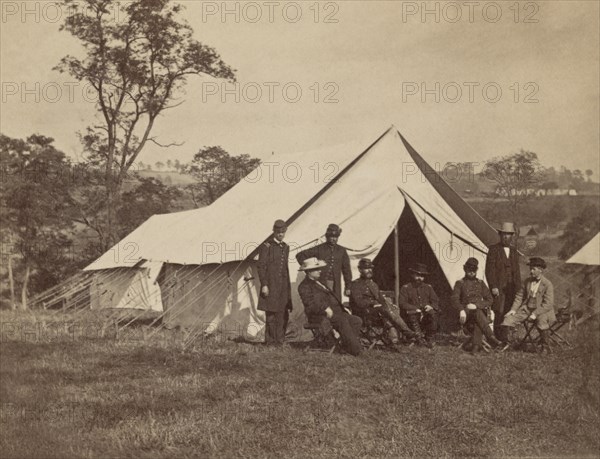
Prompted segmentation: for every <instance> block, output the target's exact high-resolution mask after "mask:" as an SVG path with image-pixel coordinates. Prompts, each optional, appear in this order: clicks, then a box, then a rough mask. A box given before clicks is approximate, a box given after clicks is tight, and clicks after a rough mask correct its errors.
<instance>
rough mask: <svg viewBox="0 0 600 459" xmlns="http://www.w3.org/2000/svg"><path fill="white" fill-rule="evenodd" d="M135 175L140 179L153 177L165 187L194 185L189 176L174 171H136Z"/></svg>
mask: <svg viewBox="0 0 600 459" xmlns="http://www.w3.org/2000/svg"><path fill="white" fill-rule="evenodd" d="M136 173H137V174H139V175H140V176H141V177H154V178H156V179H158V180H160V181H161V182H163V183H164V184H165V185H171V186H185V185H190V184H192V183H196V181H195V180H194V179H193V178H192V177H191V176H189V175H186V174H180V173H179V172H176V171H164V172H162V171H137V172H136Z"/></svg>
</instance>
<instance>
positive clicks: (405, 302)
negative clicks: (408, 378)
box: [399, 263, 440, 348]
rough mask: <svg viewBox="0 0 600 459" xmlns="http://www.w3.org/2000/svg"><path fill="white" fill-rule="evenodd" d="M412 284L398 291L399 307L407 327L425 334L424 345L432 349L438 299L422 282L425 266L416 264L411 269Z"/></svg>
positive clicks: (436, 323)
mask: <svg viewBox="0 0 600 459" xmlns="http://www.w3.org/2000/svg"><path fill="white" fill-rule="evenodd" d="M410 271H411V272H412V276H413V280H412V282H410V283H408V284H406V285H403V286H402V288H401V289H400V298H399V303H400V304H399V306H400V311H401V312H402V313H403V314H404V315H405V317H406V319H407V322H408V326H409V327H410V328H412V330H413V331H414V332H415V333H418V334H421V333H422V331H421V330H423V331H424V332H425V343H424V344H425V345H426V346H427V347H429V348H432V347H433V340H434V337H435V334H436V333H437V329H438V314H439V308H440V307H439V299H438V296H437V295H436V294H435V292H434V290H433V287H432V286H431V285H429V284H426V283H425V282H424V280H425V276H426V275H427V274H429V273H428V272H427V266H425V265H424V264H423V263H416V264H415V265H414V266H413V267H412V268H410Z"/></svg>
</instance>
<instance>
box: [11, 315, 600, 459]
mask: <svg viewBox="0 0 600 459" xmlns="http://www.w3.org/2000/svg"><path fill="white" fill-rule="evenodd" d="M11 314H12V315H9V316H7V314H5V313H3V314H2V315H1V316H0V317H2V321H3V330H4V331H9V332H10V333H9V335H10V336H5V335H6V334H4V335H3V342H2V344H1V347H0V352H1V353H0V357H1V360H0V362H1V363H0V376H1V378H0V402H1V405H0V409H1V411H0V436H1V440H0V451H1V456H2V458H13V457H27V458H33V457H43V458H49V457H57V458H58V457H60V458H69V457H84V458H95V457H98V458H99V457H102V458H108V457H142V458H146V457H147V458H155V457H157V458H167V457H168V458H172V457H298V458H303V457H334V456H335V457H384V456H388V457H399V456H402V457H407V456H411V457H425V456H427V457H465V456H477V457H487V456H545V457H547V456H554V457H559V456H560V457H563V456H579V457H581V456H589V457H597V456H598V452H599V451H600V439H599V438H598V422H599V421H600V415H599V409H598V390H599V388H600V386H599V379H598V340H597V338H598V335H597V323H595V324H594V325H593V327H596V328H595V329H594V330H595V331H594V332H593V333H591V330H589V329H588V330H587V331H586V330H585V329H582V328H580V329H579V330H578V331H577V333H578V334H579V335H580V336H575V332H574V331H569V332H568V334H569V335H570V338H572V339H573V340H574V341H576V342H579V345H578V347H576V348H574V349H567V350H561V351H557V352H555V353H554V354H552V355H549V356H540V355H536V354H527V353H522V352H504V353H502V354H493V355H475V356H472V355H470V354H468V353H465V352H462V351H460V350H458V349H457V348H456V347H455V346H453V345H451V344H450V343H447V344H445V345H444V344H440V345H438V346H437V347H436V348H434V349H433V350H432V351H430V350H427V349H425V348H408V347H406V348H403V349H402V352H401V353H391V352H388V351H368V352H366V353H365V354H363V355H362V356H360V357H358V358H354V357H350V356H346V355H339V354H332V355H329V354H326V353H318V352H314V353H313V352H311V353H307V352H304V351H303V349H302V347H300V348H298V347H285V348H278V349H274V348H265V347H263V346H261V345H253V344H244V343H235V342H232V341H224V340H219V339H208V340H205V341H202V342H198V343H196V344H195V345H194V346H192V347H188V348H187V349H183V348H182V346H181V345H180V344H179V343H178V341H177V339H176V338H174V339H169V340H162V341H158V342H155V341H147V342H144V341H142V340H140V341H136V340H127V339H114V338H109V337H106V338H97V339H89V338H84V337H80V338H77V339H54V340H52V339H51V340H43V339H41V336H40V335H39V334H38V335H36V334H35V333H33V334H31V335H29V338H28V339H19V335H17V334H14V333H13V332H14V329H10V330H9V329H8V328H7V326H6V324H7V323H9V322H8V321H7V319H10V323H9V325H12V324H14V323H15V318H16V316H15V315H14V313H11ZM583 335H585V336H583ZM590 336H593V338H594V339H590ZM15 338H17V339H15ZM21 338H22V336H21ZM55 338H57V337H56V336H55ZM63 338H64V337H63ZM582 370H585V371H582ZM584 380H585V381H587V383H586V384H584ZM584 386H587V387H588V388H589V390H588V391H586V390H584V389H583V387H584ZM590 392H591V393H590Z"/></svg>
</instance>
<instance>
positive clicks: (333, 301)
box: [298, 257, 362, 355]
mask: <svg viewBox="0 0 600 459" xmlns="http://www.w3.org/2000/svg"><path fill="white" fill-rule="evenodd" d="M326 266H327V263H325V262H324V261H322V260H319V259H317V258H314V257H312V258H307V259H306V260H304V261H303V262H302V265H301V266H300V269H299V271H304V272H305V273H306V277H305V278H304V280H303V281H302V282H300V285H299V286H298V293H299V294H300V298H301V299H302V304H304V313H305V314H306V318H307V319H308V322H309V323H311V324H316V325H318V326H319V332H320V333H321V334H322V335H323V336H324V337H325V338H326V339H329V340H331V339H332V335H331V334H332V331H333V329H336V330H337V331H338V333H339V334H340V336H341V338H342V346H343V347H344V350H346V352H348V353H349V354H352V355H359V354H360V352H361V350H362V346H361V344H360V338H359V334H360V328H361V326H362V320H361V319H360V317H357V316H353V315H350V314H348V313H347V312H346V310H345V308H344V307H343V305H342V303H341V302H340V301H339V300H338V299H337V298H336V297H335V295H334V294H333V292H332V291H331V290H329V289H328V288H327V287H326V286H325V285H324V284H323V283H322V282H321V281H320V279H319V278H320V276H321V270H322V269H323V268H325V267H326Z"/></svg>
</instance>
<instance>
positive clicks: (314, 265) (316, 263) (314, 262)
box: [298, 257, 327, 271]
mask: <svg viewBox="0 0 600 459" xmlns="http://www.w3.org/2000/svg"><path fill="white" fill-rule="evenodd" d="M325 266H327V263H325V262H324V261H323V260H319V259H318V258H317V257H311V258H307V259H306V260H304V261H303V262H302V265H300V268H299V269H298V271H313V270H315V269H321V268H324V267H325Z"/></svg>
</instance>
